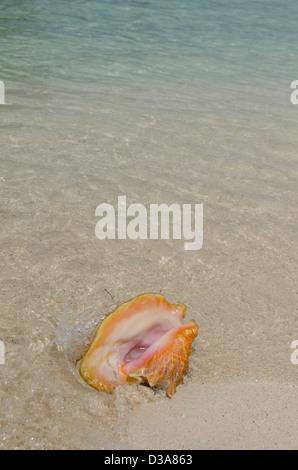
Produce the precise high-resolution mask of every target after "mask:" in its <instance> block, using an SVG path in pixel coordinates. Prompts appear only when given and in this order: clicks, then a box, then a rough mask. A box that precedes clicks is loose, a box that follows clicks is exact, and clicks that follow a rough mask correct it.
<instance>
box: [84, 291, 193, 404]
mask: <svg viewBox="0 0 298 470" xmlns="http://www.w3.org/2000/svg"><path fill="white" fill-rule="evenodd" d="M185 312H186V306H185V305H184V304H182V303H180V302H179V303H178V304H177V305H171V304H170V303H168V302H167V301H166V300H165V298H164V297H163V296H162V295H159V294H151V293H146V294H142V295H139V296H137V297H135V298H134V299H132V300H129V301H127V302H125V303H124V304H122V305H120V306H119V307H118V308H116V310H114V311H113V312H111V313H110V314H109V315H107V316H106V317H105V318H104V320H103V321H102V322H101V323H100V325H99V327H98V329H97V331H96V334H95V337H94V339H93V341H92V343H91V345H90V347H89V350H88V351H87V353H86V354H85V356H84V357H83V359H82V361H81V363H80V374H81V376H82V377H83V379H84V380H85V381H86V382H87V383H88V384H90V385H92V386H93V387H95V388H96V389H98V390H114V388H115V387H117V386H118V385H121V384H125V383H141V382H145V383H147V384H149V385H150V386H151V387H158V388H161V389H164V390H166V392H167V394H168V396H172V395H174V393H175V392H176V386H177V385H178V384H179V383H182V382H183V375H184V374H185V373H186V371H187V369H188V356H189V355H190V354H191V352H192V349H191V345H192V342H193V340H194V338H195V337H196V336H197V334H198V325H197V324H196V323H195V322H194V321H193V320H190V321H189V322H188V323H186V324H183V323H182V319H183V318H184V316H185Z"/></svg>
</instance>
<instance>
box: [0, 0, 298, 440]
mask: <svg viewBox="0 0 298 470" xmlns="http://www.w3.org/2000/svg"><path fill="white" fill-rule="evenodd" d="M297 18H298V4H297V2H295V1H289V0H285V1H284V2H280V1H277V0H272V1H269V0H262V1H249V2H244V1H242V0H231V1H229V2H225V1H223V0H218V1H207V0H205V1H203V0H197V1H195V0H188V1H184V2H181V1H179V2H178V1H177V0H172V1H166V0H160V1H159V2H157V1H154V0H148V1H137V0H134V1H132V0H129V1H126V2H124V1H121V0H118V1H116V0H110V1H108V0H105V1H101V0H98V1H96V0H91V1H84V2H83V1H80V0H72V1H66V0H62V1H58V0H51V1H49V0H28V1H26V2H22V1H17V0H1V2H0V80H2V81H3V82H4V85H5V99H6V104H5V105H0V156H1V175H0V184H1V201H2V207H1V239H2V240H1V244H2V250H1V261H2V263H1V265H2V269H1V273H0V282H1V305H2V307H1V314H0V315H1V317H0V318H1V323H0V340H1V341H3V342H4V344H5V364H4V365H0V377H1V389H0V396H1V403H2V407H1V422H2V423H3V426H2V427H1V437H0V447H1V448H4V449H5V448H20V449H23V448H26V449H31V448H32V449H35V448H102V447H109V448H122V447H124V448H130V447H132V446H133V442H134V437H133V436H131V435H130V434H129V432H128V422H129V417H130V415H131V414H132V413H134V412H135V410H136V409H137V407H138V406H139V404H140V403H150V404H151V405H152V406H154V404H155V403H156V404H158V406H161V407H162V403H163V400H167V398H166V397H164V396H163V395H162V394H154V393H153V392H152V391H151V390H149V389H147V388H144V387H141V386H139V387H128V389H126V388H124V389H118V390H117V391H116V392H115V393H114V394H111V395H106V394H100V393H98V392H96V391H95V390H91V389H90V390H89V389H88V388H86V387H83V386H82V384H81V383H79V382H78V381H77V380H76V377H75V374H73V373H72V372H73V371H74V364H73V363H71V364H70V362H71V360H72V359H71V358H73V357H77V356H76V354H77V353H78V351H79V349H80V348H79V347H80V345H79V344H78V340H77V338H78V337H79V332H80V331H84V328H82V325H83V324H84V321H86V324H88V325H89V323H88V322H90V321H91V323H92V324H93V323H94V324H95V323H96V318H97V317H98V318H102V315H103V314H105V313H107V312H108V311H110V310H111V309H112V308H113V306H114V305H115V304H118V303H120V302H123V301H125V300H127V299H130V298H132V297H134V296H135V295H138V294H140V293H142V292H146V291H152V292H160V291H162V293H163V295H164V296H165V297H166V298H167V300H169V301H171V302H173V303H174V302H177V301H181V302H184V303H185V304H186V305H187V306H188V313H187V318H194V319H195V320H196V321H197V322H198V324H199V327H200V331H199V338H198V345H197V348H196V350H195V351H194V352H193V354H192V356H191V360H190V370H189V374H188V376H187V378H186V383H185V385H184V386H180V387H179V388H178V391H177V393H176V395H175V397H174V398H173V400H176V401H173V403H177V404H178V405H177V406H178V408H179V406H180V408H179V409H181V408H183V406H184V405H183V403H184V400H183V396H185V395H183V391H182V392H181V389H183V387H187V386H189V388H188V389H189V390H190V389H191V390H193V389H194V387H200V385H202V384H203V383H204V384H205V385H207V386H208V384H213V385H214V384H224V383H226V381H228V380H230V379H232V380H250V381H252V380H253V381H254V380H258V381H260V380H265V381H268V382H270V381H273V382H274V384H275V385H276V386H277V385H278V384H280V383H283V384H286V385H284V386H287V384H288V385H289V387H291V386H292V385H293V384H297V367H298V366H294V365H293V364H292V363H291V361H290V356H291V347H290V346H291V343H292V341H294V340H296V339H298V323H297V318H298V316H297V300H296V297H297V295H296V286H295V280H296V278H297V269H296V268H297V258H296V255H297V223H296V220H297V146H298V134H297V124H298V106H295V105H293V104H292V103H291V101H290V96H291V93H292V91H293V90H291V88H290V84H291V82H292V81H294V80H298V72H297V49H298V40H297V31H298V19H297ZM122 195H125V196H126V197H127V201H128V204H130V203H134V202H136V203H142V204H144V205H146V206H148V205H149V204H151V203H158V204H161V203H166V204H172V203H174V202H176V203H179V204H184V203H188V204H195V203H203V204H204V243H203V247H202V249H200V250H198V251H196V252H186V251H185V250H184V249H183V240H172V239H170V240H135V241H133V240H104V241H100V240H98V239H97V238H96V236H95V225H96V221H97V219H96V217H95V208H96V206H97V205H98V204H101V203H103V202H107V203H110V204H113V205H114V206H116V205H117V198H118V196H122ZM81 328H82V329H81ZM76 333H77V334H76ZM82 342H84V338H83V339H82ZM69 366H70V367H69ZM295 367H296V368H295ZM240 388H241V387H240ZM179 389H180V390H179ZM186 390H187V389H186ZM165 403H167V402H165ZM292 405H293V406H294V404H290V405H289V406H292ZM167 406H168V405H167ZM182 425H183V426H184V428H186V429H187V426H189V429H191V431H192V432H193V427H192V426H193V425H192V424H191V423H190V424H189V425H188V424H187V423H182V424H181V426H182ZM177 426H178V429H179V426H180V424H179V423H177ZM159 427H161V426H159ZM286 432H288V430H287V429H285V430H284V433H285V435H286ZM175 435H176V433H175ZM175 435H173V436H170V438H169V439H170V440H169V442H168V444H167V448H170V447H171V448H172V447H173V448H175V442H176V441H175ZM145 439H146V435H144V441H145ZM211 445H212V443H211ZM235 445H236V444H235ZM243 445H244V447H245V442H244V443H243ZM144 447H145V443H144Z"/></svg>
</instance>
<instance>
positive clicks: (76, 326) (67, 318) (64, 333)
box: [55, 305, 116, 388]
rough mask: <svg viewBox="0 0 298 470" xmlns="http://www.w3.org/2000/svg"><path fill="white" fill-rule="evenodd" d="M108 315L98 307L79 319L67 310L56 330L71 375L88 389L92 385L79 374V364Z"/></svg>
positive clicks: (83, 314)
mask: <svg viewBox="0 0 298 470" xmlns="http://www.w3.org/2000/svg"><path fill="white" fill-rule="evenodd" d="M115 308H116V305H113V306H112V307H111V308H110V309H109V310H108V312H111V311H113V310H114V309H115ZM107 314H108V313H101V312H100V311H99V310H98V308H97V307H92V308H88V309H87V310H85V311H84V312H82V313H81V314H80V316H79V318H77V315H76V314H74V312H69V311H68V310H67V308H66V309H65V311H64V314H63V316H62V318H61V319H60V320H59V322H58V325H57V327H56V330H55V343H56V344H57V345H58V346H61V347H62V348H63V351H64V355H65V359H66V361H67V364H68V367H69V369H70V371H71V373H72V374H73V375H74V377H75V378H76V380H77V381H78V382H79V383H80V384H81V385H83V386H84V387H87V388H90V385H88V384H87V383H86V382H85V380H83V379H82V377H81V375H80V373H79V368H78V366H79V362H80V360H81V359H82V357H83V356H84V355H85V354H86V352H87V350H88V348H89V345H90V343H91V341H92V339H93V338H94V335H95V331H96V329H97V327H98V326H99V324H100V323H101V322H102V320H103V319H104V318H105V316H106V315H107Z"/></svg>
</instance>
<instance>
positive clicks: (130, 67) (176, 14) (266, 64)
mask: <svg viewBox="0 0 298 470" xmlns="http://www.w3.org/2000/svg"><path fill="white" fill-rule="evenodd" d="M297 31H298V3H297V2H295V1H290V0H285V1H280V0H261V1H243V0H231V1H229V2H227V1H225V0H216V1H208V0H188V1H184V2H183V1H178V0H171V1H169V0H160V1H154V0H150V1H138V0H128V1H123V0H99V1H96V0H91V1H90V0H89V1H82V0H72V1H66V0H62V1H59V0H39V1H38V0H28V1H26V2H23V1H16V0H2V1H1V4H0V38H1V39H0V64H1V65H0V66H1V68H0V74H1V78H2V80H4V81H5V80H6V81H10V80H12V81H15V80H24V81H27V82H28V81H29V82H30V81H32V82H34V83H40V84H44V83H46V82H49V81H50V82H51V81H53V80H57V81H62V82H64V81H67V82H69V81H71V82H72V83H80V84H85V83H88V82H89V83H90V82H91V83H97V84H98V86H100V85H101V84H102V85H103V84H111V83H117V84H119V83H120V84H124V85H125V84H128V83H129V84H130V85H133V84H142V83H153V82H154V83H156V82H157V83H163V84H167V83H168V82H180V83H184V84H188V83H191V84H193V83H200V81H205V80H210V81H211V82H212V83H217V84H220V83H222V82H233V83H239V82H255V81H263V82H264V81H270V82H272V81H279V80H285V81H287V82H289V81H291V80H292V79H295V73H296V72H297V49H298V41H297ZM296 78H297V77H296ZM56 83H57V84H58V83H59V82H56Z"/></svg>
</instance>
